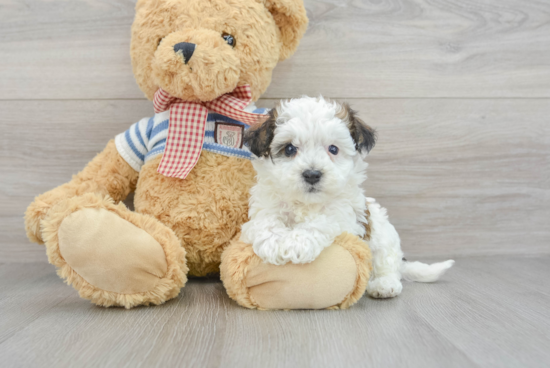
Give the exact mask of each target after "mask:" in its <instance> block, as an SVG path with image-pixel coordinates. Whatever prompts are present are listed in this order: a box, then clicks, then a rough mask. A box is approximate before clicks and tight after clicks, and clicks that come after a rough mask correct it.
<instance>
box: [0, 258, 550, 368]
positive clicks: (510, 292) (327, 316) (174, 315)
mask: <svg viewBox="0 0 550 368" xmlns="http://www.w3.org/2000/svg"><path fill="white" fill-rule="evenodd" d="M549 263H550V256H543V257H517V256H516V257H512V256H494V257H469V258H460V259H457V264H456V266H455V268H453V269H452V270H451V271H449V273H448V274H446V275H445V278H444V279H443V280H442V281H440V282H438V283H435V284H414V283H406V284H405V287H404V291H403V294H402V295H401V296H399V297H397V298H395V299H391V300H374V299H370V298H368V297H363V299H361V300H360V301H359V303H358V304H357V305H355V306H353V307H352V308H351V309H349V310H345V311H290V312H284V311H277V312H272V311H271V312H260V311H253V310H246V309H243V308H241V307H239V306H237V305H236V304H235V303H234V302H232V301H231V300H230V299H229V298H228V296H227V295H226V293H225V290H224V288H223V286H222V284H221V283H220V282H219V281H218V280H215V279H207V280H192V281H190V282H189V284H188V286H187V287H185V288H184V289H183V291H182V294H181V295H180V296H179V297H178V298H177V299H175V300H173V301H170V302H168V303H166V304H165V305H162V306H158V307H154V308H137V309H133V310H129V311H128V310H124V309H119V308H111V309H104V308H99V307H95V306H93V305H91V304H89V303H88V302H87V301H85V300H82V299H80V298H79V297H78V295H77V293H76V292H75V291H74V290H73V289H72V288H69V287H67V286H66V285H64V284H63V283H62V281H61V280H60V279H59V278H58V277H57V276H56V274H55V271H54V269H53V267H52V266H50V265H45V264H34V265H31V264H29V265H26V266H24V267H23V266H21V265H14V264H3V265H0V358H1V360H2V364H1V365H2V366H3V367H37V366H40V367H65V366H75V367H102V366H110V367H388V368H391V367H401V368H404V367H419V368H431V367H434V368H440V367H524V368H527V367H548V366H549V365H550V349H548V347H549V346H550V334H549V331H550V314H549V313H548V306H549V305H550V283H548V282H547V280H548V279H549V278H550V268H549V267H548V264H549Z"/></svg>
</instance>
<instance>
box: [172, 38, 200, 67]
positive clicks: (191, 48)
mask: <svg viewBox="0 0 550 368" xmlns="http://www.w3.org/2000/svg"><path fill="white" fill-rule="evenodd" d="M196 46H197V45H195V44H194V43H190V42H180V43H177V44H175V45H174V52H175V53H176V54H178V53H179V54H181V55H182V56H183V62H184V63H185V64H187V63H188V62H189V60H191V56H193V53H194V52H195V47H196Z"/></svg>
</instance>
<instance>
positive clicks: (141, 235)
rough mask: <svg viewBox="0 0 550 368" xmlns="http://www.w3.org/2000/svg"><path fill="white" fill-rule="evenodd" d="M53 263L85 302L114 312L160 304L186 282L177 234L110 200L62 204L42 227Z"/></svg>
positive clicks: (92, 198) (89, 198)
mask: <svg viewBox="0 0 550 368" xmlns="http://www.w3.org/2000/svg"><path fill="white" fill-rule="evenodd" d="M42 238H43V239H44V243H45V245H46V248H47V254H48V260H49V261H50V263H52V264H53V265H55V266H56V267H57V268H58V271H57V273H58V275H59V276H60V277H61V278H63V279H65V280H66V282H67V283H68V284H70V285H72V286H73V287H74V288H75V289H76V290H77V291H78V292H79V294H80V296H81V297H82V298H85V299H89V300H91V301H92V303H94V304H97V305H100V306H104V307H110V306H122V307H126V308H132V307H135V306H138V305H149V304H161V303H163V302H165V301H167V300H169V299H172V298H174V297H176V296H177V295H178V294H179V291H180V289H181V288H182V287H183V286H184V285H185V282H186V281H187V277H186V274H187V266H186V261H185V250H184V249H183V248H182V247H181V245H180V243H179V240H178V239H177V238H176V235H175V234H174V232H173V231H172V230H171V229H169V228H168V227H166V226H165V225H163V224H162V223H160V222H159V221H158V220H156V219H155V218H153V217H151V216H147V215H142V214H139V213H135V212H132V211H130V210H128V209H127V208H126V206H124V204H122V203H119V204H115V203H114V201H113V200H112V199H111V198H110V197H108V196H101V195H99V194H93V193H88V194H85V195H82V196H77V197H73V198H70V199H67V200H64V201H61V202H59V203H58V204H56V205H55V206H53V207H52V208H51V209H50V211H48V214H47V216H46V218H45V219H44V220H43V221H42Z"/></svg>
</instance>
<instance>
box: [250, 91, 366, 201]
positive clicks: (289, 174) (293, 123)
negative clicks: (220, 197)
mask: <svg viewBox="0 0 550 368" xmlns="http://www.w3.org/2000/svg"><path fill="white" fill-rule="evenodd" d="M245 143H246V144H247V145H248V146H249V147H250V150H251V151H252V153H254V154H255V155H256V156H258V158H259V159H258V160H254V161H253V165H254V167H255V169H256V171H257V172H258V179H259V182H260V183H262V184H263V185H269V186H270V187H272V188H271V189H272V190H273V193H274V194H275V193H277V192H278V193H279V194H280V195H282V196H284V198H285V199H288V200H293V201H300V202H305V203H321V202H323V201H326V200H328V199H330V198H335V197H338V196H341V195H342V194H344V195H345V193H346V192H347V191H349V190H350V188H353V187H355V188H358V187H359V185H360V184H361V183H362V182H363V181H364V180H365V179H366V175H365V170H366V167H367V164H366V163H364V161H363V159H362V158H363V156H364V155H366V154H367V153H368V152H369V151H370V150H371V149H372V148H373V147H374V144H375V132H374V130H373V129H372V128H371V127H369V126H368V125H366V124H365V123H364V122H363V121H362V120H361V119H359V118H358V117H357V115H356V112H355V111H353V110H352V109H351V108H350V107H349V106H348V105H347V104H341V103H338V102H331V101H327V100H325V99H324V98H322V97H319V98H312V97H303V98H299V99H292V100H289V101H283V102H281V103H280V104H279V105H278V106H277V107H276V108H275V109H273V110H271V112H270V116H269V119H268V120H267V121H265V122H264V123H263V124H262V125H260V126H258V127H255V128H252V129H250V130H248V131H247V133H246V135H245Z"/></svg>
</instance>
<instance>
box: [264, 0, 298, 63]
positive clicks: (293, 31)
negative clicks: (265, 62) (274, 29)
mask: <svg viewBox="0 0 550 368" xmlns="http://www.w3.org/2000/svg"><path fill="white" fill-rule="evenodd" d="M263 2H264V4H265V6H266V8H267V10H269V12H270V13H271V15H273V19H275V23H276V24H277V26H278V27H279V29H280V30H281V37H282V41H283V47H282V49H281V55H280V60H284V59H286V58H288V57H290V55H292V54H293V53H294V51H296V48H297V47H298V44H299V43H300V39H301V38H302V36H303V35H304V33H305V32H306V29H307V23H308V19H307V15H306V9H305V8H304V3H303V1H302V0H263Z"/></svg>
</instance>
